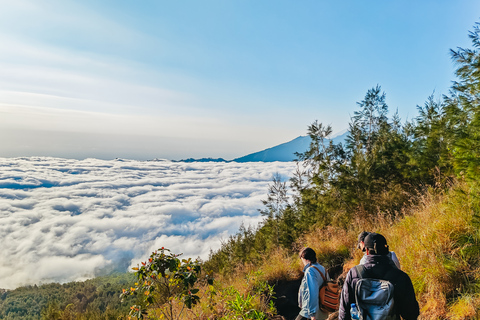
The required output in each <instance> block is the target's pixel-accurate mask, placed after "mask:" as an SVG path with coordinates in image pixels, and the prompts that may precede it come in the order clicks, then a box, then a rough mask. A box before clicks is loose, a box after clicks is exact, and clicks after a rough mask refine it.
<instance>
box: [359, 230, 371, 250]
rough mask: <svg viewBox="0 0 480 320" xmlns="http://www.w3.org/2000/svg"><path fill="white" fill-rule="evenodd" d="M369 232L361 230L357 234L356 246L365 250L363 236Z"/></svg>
mask: <svg viewBox="0 0 480 320" xmlns="http://www.w3.org/2000/svg"><path fill="white" fill-rule="evenodd" d="M369 234H370V232H367V231H362V232H361V233H360V234H359V235H358V244H357V248H358V249H360V250H362V251H365V242H364V241H365V237H366V236H368V235H369Z"/></svg>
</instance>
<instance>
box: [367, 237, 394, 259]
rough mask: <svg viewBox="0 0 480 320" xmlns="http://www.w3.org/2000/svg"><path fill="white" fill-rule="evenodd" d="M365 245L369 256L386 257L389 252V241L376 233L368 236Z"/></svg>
mask: <svg viewBox="0 0 480 320" xmlns="http://www.w3.org/2000/svg"><path fill="white" fill-rule="evenodd" d="M364 243H365V248H366V250H367V254H368V255H386V254H388V252H389V248H388V245H387V239H385V237H384V236H382V235H381V234H378V233H375V232H372V233H370V234H368V235H367V236H366V237H365V240H364Z"/></svg>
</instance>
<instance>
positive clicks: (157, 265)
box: [121, 247, 213, 319]
mask: <svg viewBox="0 0 480 320" xmlns="http://www.w3.org/2000/svg"><path fill="white" fill-rule="evenodd" d="M180 255H181V254H174V253H171V252H170V250H169V249H165V248H163V247H162V248H161V249H159V250H157V251H155V252H153V253H152V254H151V255H150V258H149V259H148V261H147V262H142V266H141V267H140V266H139V267H135V268H133V270H136V272H135V274H136V276H137V282H136V283H135V286H132V287H130V289H129V290H127V289H123V292H122V294H121V297H122V298H126V297H128V296H132V295H139V296H142V297H143V299H141V303H139V304H136V305H133V306H131V307H130V316H133V317H135V318H137V319H144V318H146V316H147V309H148V308H149V307H153V308H156V309H158V310H159V311H160V312H161V314H162V316H163V317H165V318H166V319H179V318H180V316H181V314H182V312H183V310H184V307H187V308H188V309H191V308H192V306H193V305H196V304H197V303H198V302H199V300H200V297H199V296H198V295H197V293H198V292H199V289H198V288H195V287H194V286H195V285H196V284H197V282H198V281H199V280H200V279H199V277H200V275H201V266H200V261H198V260H195V261H193V260H192V259H183V260H180V259H178V257H179V256H180ZM204 280H205V281H206V282H208V283H212V281H213V279H212V278H210V277H208V276H207V277H206V278H205V279H204ZM178 301H181V302H182V304H183V307H182V308H181V310H180V311H177V310H175V308H174V304H175V303H176V302H178Z"/></svg>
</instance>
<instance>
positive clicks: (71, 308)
mask: <svg viewBox="0 0 480 320" xmlns="http://www.w3.org/2000/svg"><path fill="white" fill-rule="evenodd" d="M134 280H135V277H134V275H133V274H131V273H125V274H114V275H110V276H105V277H98V278H95V279H91V280H87V281H84V282H70V283H65V284H57V283H51V284H45V285H41V286H36V285H34V286H26V287H20V288H17V289H15V290H8V291H4V292H3V293H2V294H1V296H0V318H1V319H19V320H24V319H25V320H27V319H28V320H30V319H32V320H33V319H35V320H37V319H117V318H119V317H120V318H121V317H122V316H123V315H124V314H126V313H128V310H129V309H128V305H127V304H125V303H121V301H120V298H119V294H120V293H121V292H122V288H124V287H125V285H127V284H129V283H133V281H134Z"/></svg>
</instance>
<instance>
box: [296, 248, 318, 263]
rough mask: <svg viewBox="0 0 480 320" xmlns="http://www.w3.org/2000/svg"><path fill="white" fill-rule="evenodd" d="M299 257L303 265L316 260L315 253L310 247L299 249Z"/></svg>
mask: <svg viewBox="0 0 480 320" xmlns="http://www.w3.org/2000/svg"><path fill="white" fill-rule="evenodd" d="M300 259H302V261H303V264H304V265H307V264H308V263H315V262H317V254H316V253H315V251H314V250H313V249H312V248H308V247H305V248H303V249H302V250H300Z"/></svg>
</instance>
